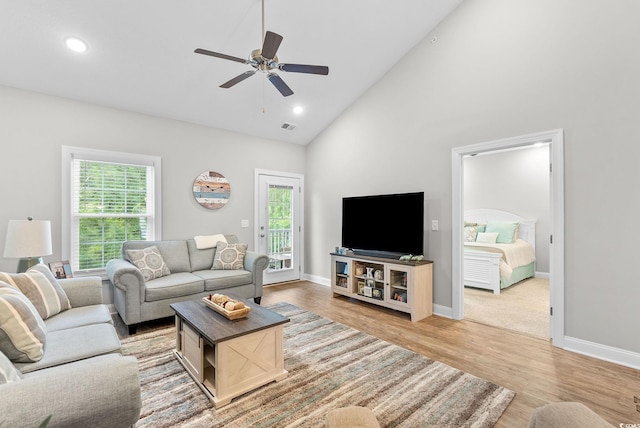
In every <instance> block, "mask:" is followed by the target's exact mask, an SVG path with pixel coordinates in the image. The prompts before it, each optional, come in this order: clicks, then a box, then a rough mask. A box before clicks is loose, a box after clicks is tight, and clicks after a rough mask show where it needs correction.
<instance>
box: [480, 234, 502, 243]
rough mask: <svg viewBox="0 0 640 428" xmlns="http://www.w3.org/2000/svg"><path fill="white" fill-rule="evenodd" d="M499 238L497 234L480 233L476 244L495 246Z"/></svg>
mask: <svg viewBox="0 0 640 428" xmlns="http://www.w3.org/2000/svg"><path fill="white" fill-rule="evenodd" d="M497 238H498V234H497V233H486V232H480V233H478V237H477V238H476V242H480V243H481V244H495V243H496V239H497Z"/></svg>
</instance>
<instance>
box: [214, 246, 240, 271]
mask: <svg viewBox="0 0 640 428" xmlns="http://www.w3.org/2000/svg"><path fill="white" fill-rule="evenodd" d="M245 254H247V244H227V243H226V242H222V241H220V242H218V246H217V247H216V255H215V256H214V257H213V266H212V267H211V269H225V270H231V269H244V256H245Z"/></svg>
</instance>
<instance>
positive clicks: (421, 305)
mask: <svg viewBox="0 0 640 428" xmlns="http://www.w3.org/2000/svg"><path fill="white" fill-rule="evenodd" d="M432 276H433V262H432V261H429V260H419V261H400V260H397V259H389V258H383V257H372V256H366V255H357V254H346V255H344V254H337V253H331V291H333V296H334V297H335V296H336V295H341V296H347V297H350V298H353V299H357V300H361V301H363V302H368V303H373V304H374V305H378V306H383V307H385V308H389V309H395V310H397V311H401V312H405V313H408V314H410V315H411V321H414V322H415V321H420V320H421V319H424V318H426V317H429V316H431V315H432V314H433V283H432Z"/></svg>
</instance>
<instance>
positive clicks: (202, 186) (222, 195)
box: [193, 171, 231, 210]
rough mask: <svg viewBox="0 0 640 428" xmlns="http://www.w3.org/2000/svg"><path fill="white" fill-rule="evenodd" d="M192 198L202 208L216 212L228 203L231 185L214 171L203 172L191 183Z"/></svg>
mask: <svg viewBox="0 0 640 428" xmlns="http://www.w3.org/2000/svg"><path fill="white" fill-rule="evenodd" d="M193 196H194V197H195V198H196V201H197V202H198V203H199V204H200V205H202V206H203V207H205V208H208V209H210V210H217V209H219V208H222V207H224V206H225V205H226V204H227V202H229V197H230V196H231V185H230V184H229V181H228V180H227V179H226V178H225V177H224V175H222V174H220V173H218V172H215V171H205V172H203V173H202V174H200V175H198V176H197V177H196V179H195V180H194V182H193Z"/></svg>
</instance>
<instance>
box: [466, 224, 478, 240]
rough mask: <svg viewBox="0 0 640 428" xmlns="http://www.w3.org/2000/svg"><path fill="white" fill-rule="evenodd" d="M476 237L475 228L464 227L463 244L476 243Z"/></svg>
mask: <svg viewBox="0 0 640 428" xmlns="http://www.w3.org/2000/svg"><path fill="white" fill-rule="evenodd" d="M477 236H478V227H477V226H465V227H464V242H476V237H477Z"/></svg>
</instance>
